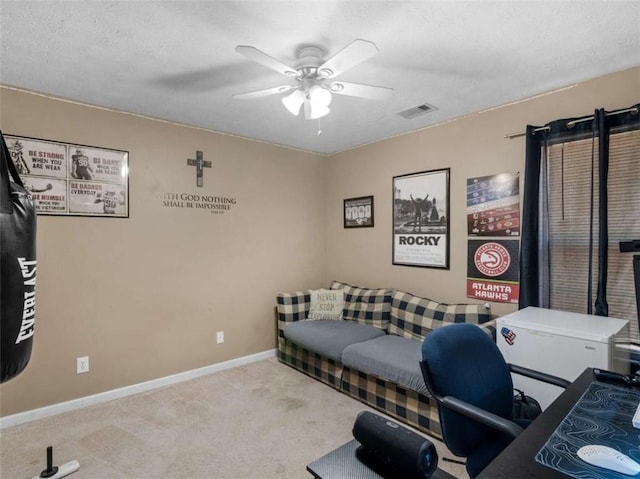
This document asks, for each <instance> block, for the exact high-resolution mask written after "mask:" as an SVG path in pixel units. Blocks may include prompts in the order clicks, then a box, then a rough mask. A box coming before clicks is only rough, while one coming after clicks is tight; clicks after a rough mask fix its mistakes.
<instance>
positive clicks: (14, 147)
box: [5, 135, 129, 218]
mask: <svg viewBox="0 0 640 479" xmlns="http://www.w3.org/2000/svg"><path fill="white" fill-rule="evenodd" d="M5 140H6V143H7V147H8V148H9V153H10V154H11V159H12V160H13V163H14V164H15V165H16V168H17V170H18V174H19V175H20V178H21V179H22V182H23V183H24V185H25V188H26V189H27V190H28V191H29V192H30V193H31V197H32V198H33V202H34V204H35V207H36V211H37V213H38V214H41V215H72V216H104V217H122V218H128V217H129V153H128V152H127V151H122V150H114V149H109V148H100V147H95V146H87V145H80V144H75V143H63V142H59V141H51V140H43V139H37V138H29V137H24V136H15V135H5Z"/></svg>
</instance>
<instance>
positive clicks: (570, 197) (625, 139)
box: [541, 130, 640, 340]
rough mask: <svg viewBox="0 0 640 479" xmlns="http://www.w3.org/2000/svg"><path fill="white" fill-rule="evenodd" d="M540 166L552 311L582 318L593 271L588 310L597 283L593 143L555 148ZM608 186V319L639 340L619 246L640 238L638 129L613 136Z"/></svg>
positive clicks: (627, 267) (626, 257) (628, 263)
mask: <svg viewBox="0 0 640 479" xmlns="http://www.w3.org/2000/svg"><path fill="white" fill-rule="evenodd" d="M592 151H593V156H594V158H593V161H592ZM543 156H544V155H543ZM545 167H546V170H547V183H546V186H547V199H548V205H547V215H546V217H547V220H548V248H549V249H548V258H549V261H548V265H549V284H548V288H549V291H548V294H549V307H550V308H552V309H559V310H565V311H574V312H579V313H586V312H587V305H588V304H589V301H588V291H589V288H588V278H589V268H590V267H591V269H592V275H591V278H592V279H591V283H592V284H591V286H592V291H593V297H592V300H591V302H592V304H593V301H595V291H596V288H597V280H598V246H599V245H598V218H599V211H598V199H599V198H598V139H597V138H596V139H595V142H594V141H592V139H591V138H590V137H589V138H586V139H579V140H574V141H571V140H568V139H565V140H564V141H561V142H557V141H556V142H554V143H553V144H551V145H550V146H548V147H547V150H546V163H545V165H544V166H543V170H544V169H545ZM592 178H593V180H592ZM607 184H608V232H609V233H608V234H609V241H608V248H607V250H608V262H607V267H608V274H607V296H606V298H607V302H608V305H609V316H611V317H617V318H623V319H629V320H630V325H631V337H632V338H635V339H636V340H637V339H639V338H640V336H639V333H638V321H637V309H636V299H635V288H634V279H633V256H634V255H633V254H631V253H620V249H619V242H620V241H629V240H632V239H640V130H631V131H621V132H617V133H616V132H615V131H612V134H611V136H610V139H609V177H608V183H607ZM592 196H593V198H592ZM592 205H593V212H592ZM543 215H544V213H543ZM543 215H541V216H543ZM592 218H593V221H591V219H592ZM590 238H591V239H592V240H591V241H590Z"/></svg>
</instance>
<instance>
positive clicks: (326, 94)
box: [307, 85, 331, 120]
mask: <svg viewBox="0 0 640 479" xmlns="http://www.w3.org/2000/svg"><path fill="white" fill-rule="evenodd" d="M307 98H308V99H309V105H310V107H311V114H310V115H309V119H310V120H315V119H317V118H322V117H323V116H326V115H328V114H329V111H330V110H329V105H330V104H331V92H330V91H329V90H327V89H326V88H322V87H321V86H320V85H314V86H312V87H311V88H310V89H309V94H308V95H307Z"/></svg>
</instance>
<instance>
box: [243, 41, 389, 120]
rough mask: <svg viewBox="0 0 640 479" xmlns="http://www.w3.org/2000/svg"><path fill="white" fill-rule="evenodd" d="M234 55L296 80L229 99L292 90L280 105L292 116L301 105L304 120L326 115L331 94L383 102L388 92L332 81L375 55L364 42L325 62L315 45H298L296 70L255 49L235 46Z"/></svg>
mask: <svg viewBox="0 0 640 479" xmlns="http://www.w3.org/2000/svg"><path fill="white" fill-rule="evenodd" d="M235 50H236V52H238V53H240V54H241V55H244V56H245V57H247V58H249V59H250V60H253V61H255V62H257V63H260V64H262V65H264V66H266V67H267V68H271V69H272V70H275V71H277V72H278V73H282V74H283V75H285V76H286V77H289V78H291V79H293V80H295V81H296V83H295V84H294V85H281V86H276V87H273V88H267V89H265V90H258V91H253V92H248V93H240V94H236V95H232V96H233V98H238V99H241V100H250V99H253V98H260V97H263V96H268V95H277V94H279V93H284V92H289V91H292V90H293V91H292V93H290V94H289V95H287V96H285V97H284V98H282V103H283V104H284V106H285V107H286V108H287V110H289V111H290V112H291V113H292V114H293V115H296V116H297V115H299V114H300V110H301V108H302V107H303V106H304V117H305V119H307V120H314V119H317V118H322V117H323V116H325V115H327V114H328V113H329V111H330V110H329V104H330V103H331V98H332V93H335V94H337V95H348V96H355V97H360V98H368V99H371V100H384V99H385V98H388V97H389V96H390V95H391V94H392V93H393V89H392V88H386V87H381V86H373V85H363V84H361V83H349V82H343V81H335V80H334V78H335V77H337V76H339V75H341V74H342V73H344V72H345V71H346V70H349V69H350V68H353V67H354V66H356V65H358V64H359V63H362V62H363V61H365V60H368V59H369V58H371V57H373V56H375V55H376V54H377V53H378V48H377V47H376V45H375V44H374V43H373V42H370V41H367V40H360V39H358V40H354V41H353V42H351V43H350V44H349V45H347V46H346V47H344V48H343V49H342V50H340V51H339V52H338V53H336V54H335V55H333V56H332V57H331V58H329V59H328V60H326V61H325V60H323V57H324V55H325V54H326V52H325V51H324V50H323V49H322V47H320V46H318V45H302V46H300V47H299V48H298V49H297V50H296V57H297V62H296V67H295V68H293V67H290V66H288V65H285V64H284V63H281V62H279V61H278V60H276V59H275V58H273V57H271V56H269V55H267V54H266V53H264V52H263V51H261V50H258V49H257V48H255V47H251V46H246V45H238V46H237V47H236V48H235Z"/></svg>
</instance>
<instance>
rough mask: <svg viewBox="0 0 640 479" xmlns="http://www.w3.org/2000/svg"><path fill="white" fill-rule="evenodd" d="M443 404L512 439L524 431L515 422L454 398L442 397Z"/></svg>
mask: <svg viewBox="0 0 640 479" xmlns="http://www.w3.org/2000/svg"><path fill="white" fill-rule="evenodd" d="M441 402H442V405H443V406H444V407H447V408H449V409H451V410H452V411H455V412H457V413H460V414H462V415H463V416H466V417H468V418H471V419H473V420H474V421H478V422H479V423H482V424H484V425H485V426H489V427H490V428H492V429H496V430H498V431H500V432H503V433H505V434H508V435H509V436H511V437H512V438H516V437H518V435H519V434H520V433H521V432H522V431H523V429H522V428H521V427H520V426H518V425H517V424H516V423H515V422H513V421H509V420H508V419H505V418H503V417H501V416H498V415H496V414H493V413H491V412H489V411H485V410H484V409H481V408H479V407H477V406H474V405H473V404H469V403H468V402H465V401H462V400H460V399H457V398H454V397H452V396H444V397H442V398H441Z"/></svg>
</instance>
